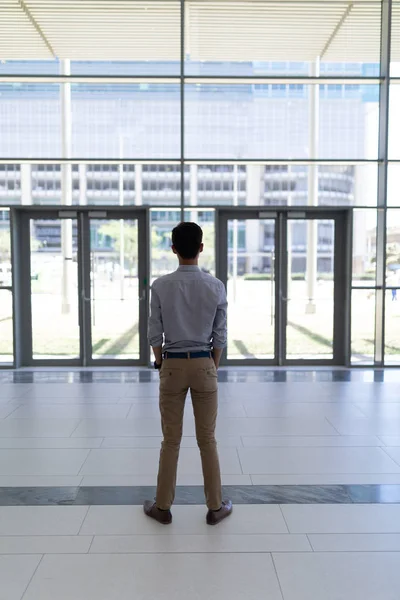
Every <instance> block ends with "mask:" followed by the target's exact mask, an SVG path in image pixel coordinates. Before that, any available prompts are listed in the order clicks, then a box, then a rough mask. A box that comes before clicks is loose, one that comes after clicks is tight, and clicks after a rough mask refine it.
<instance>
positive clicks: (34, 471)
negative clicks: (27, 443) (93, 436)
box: [0, 449, 90, 476]
mask: <svg viewBox="0 0 400 600" xmlns="http://www.w3.org/2000/svg"><path fill="white" fill-rule="evenodd" d="M89 452H90V451H89V450H85V449H67V450H64V449H62V450H60V449H29V450H27V449H22V450H21V449H8V450H0V475H3V476H17V475H20V476H22V475H27V476H32V475H78V474H79V471H80V469H81V467H82V465H83V463H84V462H85V460H86V458H87V456H88V454H89Z"/></svg>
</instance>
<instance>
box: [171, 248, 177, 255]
mask: <svg viewBox="0 0 400 600" xmlns="http://www.w3.org/2000/svg"><path fill="white" fill-rule="evenodd" d="M171 250H172V252H173V253H174V254H178V253H177V251H176V248H175V246H171Z"/></svg>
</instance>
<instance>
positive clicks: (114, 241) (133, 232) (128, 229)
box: [99, 221, 161, 271]
mask: <svg viewBox="0 0 400 600" xmlns="http://www.w3.org/2000/svg"><path fill="white" fill-rule="evenodd" d="M122 231H123V236H124V258H125V263H126V264H127V266H128V269H129V271H132V270H133V268H134V266H135V265H136V264H137V260H138V226H137V225H131V224H130V223H127V222H123V227H121V222H120V221H109V222H107V223H105V224H104V225H102V226H101V227H100V229H99V234H100V235H101V236H104V238H105V240H104V241H105V242H106V244H105V247H107V246H108V245H109V244H107V242H109V243H110V242H111V244H110V249H111V250H115V252H118V253H119V252H120V250H121V232H122ZM107 238H108V240H107ZM160 240H161V237H160V235H159V234H158V233H157V231H155V230H154V229H153V230H152V233H151V243H152V256H153V258H154V252H157V251H158V247H159V244H160Z"/></svg>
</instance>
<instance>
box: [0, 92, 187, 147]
mask: <svg viewBox="0 0 400 600" xmlns="http://www.w3.org/2000/svg"><path fill="white" fill-rule="evenodd" d="M71 98H72V105H71V111H72V155H71V156H72V157H74V156H75V157H77V158H81V157H87V158H123V157H126V158H134V157H143V158H144V157H149V158H152V159H154V158H167V157H170V158H177V157H178V158H179V154H180V108H179V106H180V94H179V86H178V85H174V84H165V85H164V84H163V85H156V84H144V83H143V84H135V85H133V84H126V85H123V84H120V85H118V84H110V85H84V84H76V85H72V86H71ZM0 129H1V131H2V135H1V137H0V157H21V158H26V157H32V158H33V157H37V158H48V157H54V158H60V157H61V105H60V86H59V85H55V84H48V85H46V84H0Z"/></svg>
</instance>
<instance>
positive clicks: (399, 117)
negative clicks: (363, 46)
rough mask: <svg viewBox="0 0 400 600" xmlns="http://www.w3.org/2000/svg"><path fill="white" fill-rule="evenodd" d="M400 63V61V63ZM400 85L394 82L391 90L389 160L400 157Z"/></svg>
mask: <svg viewBox="0 0 400 600" xmlns="http://www.w3.org/2000/svg"><path fill="white" fill-rule="evenodd" d="M399 64H400V63H399ZM399 76H400V72H399ZM399 106H400V85H399V84H397V83H392V84H391V86H390V92H389V148H388V152H389V160H398V159H400V143H399V136H400V114H399Z"/></svg>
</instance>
